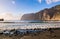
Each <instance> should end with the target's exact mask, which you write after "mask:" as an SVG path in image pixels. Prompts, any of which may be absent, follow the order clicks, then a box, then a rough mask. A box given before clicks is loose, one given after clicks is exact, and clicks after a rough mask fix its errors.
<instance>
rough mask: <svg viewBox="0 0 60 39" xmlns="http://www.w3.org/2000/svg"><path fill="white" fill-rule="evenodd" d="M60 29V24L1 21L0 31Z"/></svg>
mask: <svg viewBox="0 0 60 39" xmlns="http://www.w3.org/2000/svg"><path fill="white" fill-rule="evenodd" d="M57 27H58V28H60V22H43V23H41V22H39V23H37V22H35V23H34V22H32V23H30V21H0V30H11V29H34V28H41V29H45V28H57Z"/></svg>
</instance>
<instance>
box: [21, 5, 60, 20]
mask: <svg viewBox="0 0 60 39" xmlns="http://www.w3.org/2000/svg"><path fill="white" fill-rule="evenodd" d="M21 20H60V5H57V6H54V7H52V8H50V9H44V10H41V11H39V12H37V13H35V14H33V13H32V14H25V15H23V16H22V18H21Z"/></svg>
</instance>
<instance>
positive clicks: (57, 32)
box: [0, 28, 60, 39]
mask: <svg viewBox="0 0 60 39" xmlns="http://www.w3.org/2000/svg"><path fill="white" fill-rule="evenodd" d="M39 30H40V29H39ZM0 39H60V28H49V29H43V31H41V32H36V33H26V34H24V35H21V34H20V35H19V34H13V35H8V34H2V33H0Z"/></svg>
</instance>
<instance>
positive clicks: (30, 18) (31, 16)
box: [21, 13, 35, 20]
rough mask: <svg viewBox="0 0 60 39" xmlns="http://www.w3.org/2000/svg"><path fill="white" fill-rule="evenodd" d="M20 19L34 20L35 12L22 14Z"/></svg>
mask: <svg viewBox="0 0 60 39" xmlns="http://www.w3.org/2000/svg"><path fill="white" fill-rule="evenodd" d="M21 20H35V14H33V13H31V14H24V15H23V16H22V18H21Z"/></svg>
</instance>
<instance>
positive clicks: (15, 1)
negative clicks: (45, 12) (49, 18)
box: [0, 0, 60, 20]
mask: <svg viewBox="0 0 60 39" xmlns="http://www.w3.org/2000/svg"><path fill="white" fill-rule="evenodd" d="M58 4H60V0H0V18H4V19H5V20H11V19H13V20H18V19H20V18H21V16H22V14H26V13H35V12H38V11H40V10H42V9H45V8H51V7H52V6H55V5H58Z"/></svg>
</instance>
